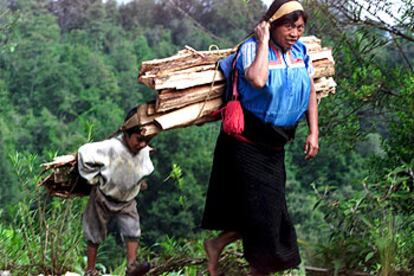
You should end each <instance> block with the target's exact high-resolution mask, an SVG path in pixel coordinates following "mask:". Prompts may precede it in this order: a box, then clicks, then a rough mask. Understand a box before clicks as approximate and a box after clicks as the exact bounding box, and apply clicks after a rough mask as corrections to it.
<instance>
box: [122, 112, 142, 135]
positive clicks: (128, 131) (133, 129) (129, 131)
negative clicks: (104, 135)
mask: <svg viewBox="0 0 414 276" xmlns="http://www.w3.org/2000/svg"><path fill="white" fill-rule="evenodd" d="M136 114H137V107H133V108H131V110H130V111H128V113H127V115H126V117H125V119H124V123H125V122H126V121H128V120H129V119H130V118H131V117H132V116H134V115H136ZM140 132H141V127H140V126H134V127H131V128H128V129H125V130H124V133H125V134H126V135H128V137H129V136H131V134H133V133H140Z"/></svg>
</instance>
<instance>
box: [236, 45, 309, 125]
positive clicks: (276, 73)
mask: <svg viewBox="0 0 414 276" xmlns="http://www.w3.org/2000/svg"><path fill="white" fill-rule="evenodd" d="M256 48H257V47H256V39H255V38H254V37H252V38H250V39H248V40H247V41H245V42H244V43H243V44H242V46H241V48H240V54H239V57H238V60H237V64H236V68H237V70H238V72H239V80H238V91H239V95H240V96H239V97H240V101H241V103H242V105H243V107H244V108H246V109H247V110H248V111H250V112H252V113H253V114H255V115H256V116H257V117H258V118H260V119H261V120H263V121H264V122H267V123H271V124H273V125H275V126H292V125H294V124H296V123H297V122H298V121H299V120H300V119H301V118H302V117H303V115H304V113H305V111H306V110H307V109H308V103H309V95H310V89H311V80H310V75H312V73H313V68H312V65H311V61H310V58H309V56H308V54H307V50H306V46H305V45H304V44H303V43H302V42H301V41H298V42H296V43H295V45H294V46H293V47H292V48H291V49H289V50H288V51H286V52H283V51H282V50H281V49H280V48H279V47H278V46H276V45H275V44H273V43H272V42H271V43H269V77H268V79H267V83H266V85H265V86H264V87H263V88H255V87H253V86H252V85H251V84H250V82H249V81H248V80H247V79H246V78H245V74H244V72H245V70H246V69H247V68H248V67H249V66H250V65H251V64H252V62H253V61H254V59H255V56H256Z"/></svg>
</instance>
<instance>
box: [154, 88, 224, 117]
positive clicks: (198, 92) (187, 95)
mask: <svg viewBox="0 0 414 276" xmlns="http://www.w3.org/2000/svg"><path fill="white" fill-rule="evenodd" d="M224 89H225V84H224V83H217V84H215V85H214V86H213V87H211V84H207V85H203V86H196V87H191V88H187V89H183V90H175V89H167V90H163V91H161V92H160V94H159V95H158V97H157V100H156V105H155V110H156V112H158V113H159V112H166V111H169V110H172V109H177V108H181V107H184V106H187V105H190V104H193V103H196V102H201V101H203V100H205V99H213V98H217V97H220V96H221V95H222V94H223V92H224Z"/></svg>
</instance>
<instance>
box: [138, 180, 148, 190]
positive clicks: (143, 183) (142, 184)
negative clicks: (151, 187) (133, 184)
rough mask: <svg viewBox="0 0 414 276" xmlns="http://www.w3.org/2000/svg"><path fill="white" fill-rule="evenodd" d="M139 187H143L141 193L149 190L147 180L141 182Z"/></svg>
mask: <svg viewBox="0 0 414 276" xmlns="http://www.w3.org/2000/svg"><path fill="white" fill-rule="evenodd" d="M139 185H141V188H140V190H141V191H145V190H146V189H148V183H147V181H146V180H141V181H140V182H139Z"/></svg>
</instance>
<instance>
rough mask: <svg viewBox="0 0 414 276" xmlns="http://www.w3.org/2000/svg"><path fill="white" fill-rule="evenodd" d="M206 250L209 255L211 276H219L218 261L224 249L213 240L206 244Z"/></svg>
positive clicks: (208, 269) (208, 263) (208, 267)
mask: <svg viewBox="0 0 414 276" xmlns="http://www.w3.org/2000/svg"><path fill="white" fill-rule="evenodd" d="M204 250H205V251H206V254H207V260H208V261H207V271H208V273H209V274H210V276H218V275H219V274H218V271H217V269H218V261H219V257H220V254H221V251H222V250H223V248H220V246H219V245H218V244H217V242H216V241H215V239H211V240H206V241H205V242H204Z"/></svg>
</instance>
